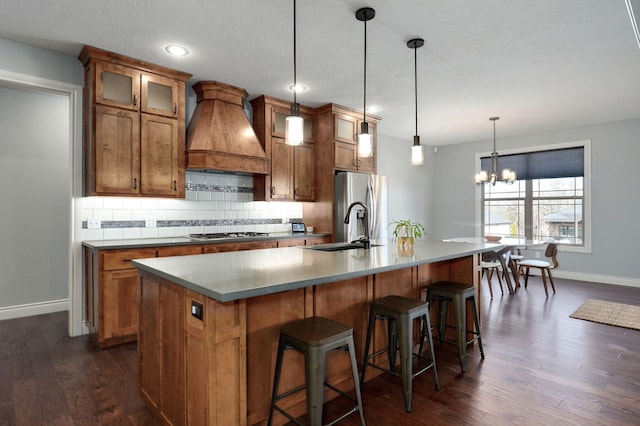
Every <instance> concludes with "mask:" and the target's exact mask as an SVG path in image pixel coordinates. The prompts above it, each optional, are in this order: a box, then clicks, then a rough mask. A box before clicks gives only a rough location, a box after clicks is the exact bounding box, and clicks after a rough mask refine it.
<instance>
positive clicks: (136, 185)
mask: <svg viewBox="0 0 640 426" xmlns="http://www.w3.org/2000/svg"><path fill="white" fill-rule="evenodd" d="M133 189H138V178H133Z"/></svg>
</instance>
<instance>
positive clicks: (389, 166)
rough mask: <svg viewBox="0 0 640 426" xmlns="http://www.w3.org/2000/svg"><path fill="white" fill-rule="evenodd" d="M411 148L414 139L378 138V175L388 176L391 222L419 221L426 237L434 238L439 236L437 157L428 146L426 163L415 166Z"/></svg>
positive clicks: (384, 136) (379, 136) (426, 148)
mask: <svg viewBox="0 0 640 426" xmlns="http://www.w3.org/2000/svg"><path fill="white" fill-rule="evenodd" d="M412 138H413V136H412ZM411 145H413V140H411V141H405V140H401V139H397V138H392V137H390V136H386V135H378V174H381V175H385V176H388V183H387V184H388V188H389V189H388V191H389V194H388V197H389V221H391V220H394V219H398V220H399V219H411V220H414V221H418V222H420V223H422V224H423V225H424V226H425V228H426V230H427V238H432V237H433V236H434V235H435V234H436V232H435V227H436V220H435V213H434V209H433V206H434V204H433V198H434V194H433V193H434V190H435V186H434V179H433V176H434V165H435V162H436V161H437V160H436V158H437V157H436V156H437V154H434V152H433V148H431V147H429V146H425V148H424V152H425V164H423V165H421V166H412V165H411V162H410V158H411Z"/></svg>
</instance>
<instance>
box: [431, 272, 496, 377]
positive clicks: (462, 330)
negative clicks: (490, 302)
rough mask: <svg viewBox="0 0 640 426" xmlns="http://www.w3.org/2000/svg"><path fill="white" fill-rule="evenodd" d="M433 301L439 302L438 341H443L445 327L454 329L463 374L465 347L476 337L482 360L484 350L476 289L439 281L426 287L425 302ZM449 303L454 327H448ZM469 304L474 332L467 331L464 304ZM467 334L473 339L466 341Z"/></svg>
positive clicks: (464, 368) (465, 366) (471, 286)
mask: <svg viewBox="0 0 640 426" xmlns="http://www.w3.org/2000/svg"><path fill="white" fill-rule="evenodd" d="M433 299H436V300H438V301H439V310H440V315H439V316H440V322H439V324H438V329H439V331H438V339H439V340H440V342H444V341H445V339H444V338H445V332H446V329H447V327H452V328H455V329H456V340H455V342H454V343H456V344H457V345H458V353H459V355H460V367H461V368H462V372H463V373H464V372H465V371H466V369H467V363H466V357H467V345H468V344H469V343H471V342H472V341H473V340H474V339H475V338H476V337H477V339H478V347H479V348H480V356H481V358H482V359H484V350H483V349H482V336H481V335H480V321H479V320H478V305H477V303H476V289H475V287H474V286H473V284H460V283H455V282H450V281H439V282H436V283H433V284H431V285H430V286H429V287H427V301H428V303H429V304H431V303H433ZM449 301H452V302H453V309H454V311H455V323H456V324H455V326H449V325H448V324H447V319H448V315H449V303H448V302H449ZM469 302H470V303H471V306H472V310H473V323H474V324H475V330H469V329H467V309H466V304H467V303H469ZM467 334H473V335H474V339H471V340H469V341H467Z"/></svg>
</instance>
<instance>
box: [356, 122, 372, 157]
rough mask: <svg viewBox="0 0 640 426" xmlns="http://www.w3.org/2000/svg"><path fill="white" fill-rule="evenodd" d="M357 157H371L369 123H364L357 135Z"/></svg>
mask: <svg viewBox="0 0 640 426" xmlns="http://www.w3.org/2000/svg"><path fill="white" fill-rule="evenodd" d="M358 156H359V157H364V158H367V157H373V139H372V137H371V133H369V123H367V122H366V121H365V122H363V123H362V125H361V127H360V134H359V135H358Z"/></svg>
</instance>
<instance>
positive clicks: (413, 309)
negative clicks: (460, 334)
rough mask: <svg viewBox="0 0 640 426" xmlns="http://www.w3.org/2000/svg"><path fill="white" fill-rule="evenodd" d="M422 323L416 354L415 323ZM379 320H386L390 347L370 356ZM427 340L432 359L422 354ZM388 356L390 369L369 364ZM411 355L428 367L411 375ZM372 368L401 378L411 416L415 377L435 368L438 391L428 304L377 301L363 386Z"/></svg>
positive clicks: (404, 299)
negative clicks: (398, 359)
mask: <svg viewBox="0 0 640 426" xmlns="http://www.w3.org/2000/svg"><path fill="white" fill-rule="evenodd" d="M414 319H421V320H422V331H421V333H420V348H419V350H418V353H417V354H415V353H413V321H414ZM376 320H387V333H388V341H387V342H388V346H387V347H386V348H384V349H382V350H380V351H378V352H376V353H374V354H371V355H369V349H370V347H371V337H372V336H373V331H374V328H375V323H376ZM425 337H426V338H427V339H428V343H429V353H430V356H429V357H426V356H424V355H422V348H423V344H424V339H425ZM398 348H399V349H400V360H401V361H400V365H401V374H399V373H398V372H397V371H395V365H396V351H397V350H398ZM385 352H386V353H387V354H388V356H389V368H388V369H386V368H383V367H380V366H378V365H376V364H374V363H371V362H369V360H370V359H373V358H375V357H377V356H378V355H381V354H383V353H385ZM412 356H416V357H419V358H422V359H426V360H428V361H429V364H428V365H427V366H426V367H424V368H422V369H421V370H419V371H417V372H415V373H413V372H412V359H413V357H412ZM368 365H370V366H372V367H374V368H377V369H379V370H382V371H386V372H388V373H391V374H393V375H396V376H398V377H402V385H403V387H404V402H405V408H406V410H407V412H408V413H410V412H411V398H412V391H411V389H412V382H413V379H414V378H415V377H417V376H418V375H420V374H422V373H424V372H425V371H427V370H428V369H430V368H432V369H433V379H434V381H435V386H436V390H440V381H439V380H438V372H437V370H436V357H435V355H434V352H433V338H432V336H431V320H430V318H429V304H428V303H427V302H425V301H423V300H420V299H411V298H408V297H403V296H386V297H383V298H381V299H377V300H374V301H373V303H372V304H371V311H370V313H369V327H368V329H367V343H366V347H365V351H364V366H363V368H362V376H361V377H362V380H361V381H360V382H361V383H362V386H364V379H365V374H366V371H367V366H368Z"/></svg>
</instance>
